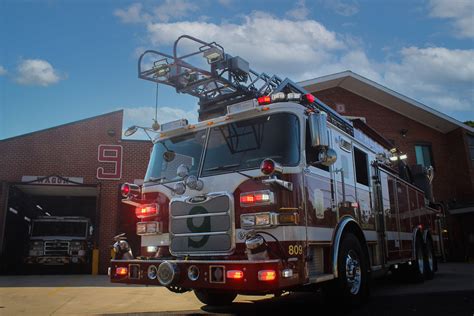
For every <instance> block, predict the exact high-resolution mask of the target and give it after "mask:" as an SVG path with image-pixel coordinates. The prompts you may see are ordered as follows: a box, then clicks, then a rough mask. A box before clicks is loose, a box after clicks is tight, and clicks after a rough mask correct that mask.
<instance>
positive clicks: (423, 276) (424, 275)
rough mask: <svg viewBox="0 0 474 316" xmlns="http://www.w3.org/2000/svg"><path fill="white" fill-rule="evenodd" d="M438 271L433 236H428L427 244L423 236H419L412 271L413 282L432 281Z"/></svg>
mask: <svg viewBox="0 0 474 316" xmlns="http://www.w3.org/2000/svg"><path fill="white" fill-rule="evenodd" d="M436 269H437V262H436V257H435V255H434V249H433V241H432V239H431V236H430V235H428V236H427V239H426V243H425V242H424V241H423V238H422V237H421V235H417V237H416V239H415V261H414V263H413V264H412V266H411V271H410V272H411V273H410V274H411V280H412V281H414V282H423V281H424V280H431V279H433V277H434V274H435V272H436Z"/></svg>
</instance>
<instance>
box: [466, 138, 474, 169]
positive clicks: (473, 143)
mask: <svg viewBox="0 0 474 316" xmlns="http://www.w3.org/2000/svg"><path fill="white" fill-rule="evenodd" d="M467 145H468V146H469V154H470V155H471V162H472V163H473V164H474V136H473V135H467Z"/></svg>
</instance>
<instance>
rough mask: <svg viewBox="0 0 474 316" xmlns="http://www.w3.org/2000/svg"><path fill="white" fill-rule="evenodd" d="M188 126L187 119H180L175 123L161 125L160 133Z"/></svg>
mask: <svg viewBox="0 0 474 316" xmlns="http://www.w3.org/2000/svg"><path fill="white" fill-rule="evenodd" d="M187 125H188V120H187V119H180V120H176V121H171V122H168V123H164V124H161V131H162V132H169V131H172V130H177V129H180V128H185V127H186V126H187Z"/></svg>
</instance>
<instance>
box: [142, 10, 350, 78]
mask: <svg viewBox="0 0 474 316" xmlns="http://www.w3.org/2000/svg"><path fill="white" fill-rule="evenodd" d="M268 30H271V32H269V31H268ZM147 31H148V36H149V39H150V42H151V43H152V45H154V46H158V48H159V47H168V46H169V45H171V44H172V43H173V42H174V41H175V40H176V38H178V37H179V36H180V35H182V34H189V35H191V36H195V37H197V38H200V39H202V40H204V41H209V42H212V41H216V42H217V43H219V44H221V45H223V46H224V47H225V49H226V51H228V52H230V53H231V54H232V55H234V56H235V55H239V56H242V57H243V58H245V59H248V60H251V61H252V63H251V65H252V66H251V67H256V68H257V69H259V70H260V71H267V72H269V73H275V72H278V73H280V74H281V75H287V76H289V75H291V76H298V75H301V73H302V72H304V71H305V70H306V69H307V68H308V65H309V64H312V65H313V67H314V68H317V67H318V66H319V65H323V64H324V63H327V62H331V61H332V60H333V59H334V56H335V53H336V52H337V51H339V50H342V49H344V48H345V44H344V42H343V41H342V40H341V39H339V38H338V36H337V34H336V33H335V32H331V31H329V30H328V29H326V28H325V27H324V26H323V25H322V24H321V23H319V22H317V21H314V20H304V21H292V20H288V19H280V18H277V17H274V16H272V15H269V14H265V13H262V12H254V13H252V14H250V15H248V16H246V17H244V18H243V19H242V22H241V23H240V24H238V23H226V22H223V23H221V24H216V23H207V22H200V21H183V22H173V23H149V24H148V25H147ZM250 34H251V35H250Z"/></svg>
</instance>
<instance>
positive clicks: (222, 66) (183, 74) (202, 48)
mask: <svg viewBox="0 0 474 316" xmlns="http://www.w3.org/2000/svg"><path fill="white" fill-rule="evenodd" d="M183 41H186V42H185V45H184V46H186V48H189V47H190V46H197V49H195V50H194V51H192V52H190V53H185V54H183V55H180V54H179V52H178V48H179V46H183V43H182V42H183ZM180 44H181V45H180ZM200 55H202V57H204V59H205V60H207V65H206V62H205V60H204V59H203V58H200V57H201V56H200ZM193 63H194V64H196V65H197V66H195V65H193ZM138 77H139V78H141V79H144V80H148V81H152V82H155V83H157V84H160V83H161V84H165V85H168V86H171V87H174V88H175V89H176V92H178V93H185V94H190V95H192V96H195V97H197V98H199V103H198V104H199V111H198V112H199V119H200V120H203V119H207V118H209V117H211V116H216V115H224V114H225V111H226V108H227V106H228V105H231V104H234V103H238V102H242V101H246V100H250V99H254V98H259V97H262V96H269V95H272V94H276V93H278V92H284V93H286V94H288V93H301V94H308V92H307V91H306V90H305V89H304V88H303V87H301V86H299V85H298V84H296V83H295V82H293V81H292V80H290V79H288V78H286V79H281V77H279V76H277V75H269V74H266V73H263V72H262V73H258V72H256V71H254V70H252V69H251V68H250V66H249V63H248V62H247V61H246V60H245V59H243V58H241V57H239V56H235V57H234V56H231V55H229V54H227V53H225V50H224V47H222V46H221V45H219V44H217V43H216V42H211V43H207V42H205V41H202V40H200V39H197V38H195V37H192V36H189V35H182V36H180V37H179V38H178V39H177V40H176V41H175V42H174V45H173V55H169V54H166V53H162V52H159V51H156V50H147V51H145V52H143V54H142V55H141V56H140V58H139V60H138ZM305 106H306V107H307V108H308V110H310V111H324V112H326V113H327V114H328V121H329V122H331V123H332V124H333V125H335V126H337V127H339V128H340V129H341V130H343V131H345V132H346V133H348V134H349V135H351V136H353V135H354V128H353V125H352V123H351V122H350V121H348V120H346V119H345V118H343V117H341V116H340V115H339V114H338V113H337V112H335V111H334V110H333V109H331V108H330V107H329V106H328V105H326V104H324V103H323V102H322V101H321V100H319V99H317V98H314V101H313V102H311V103H306V104H305Z"/></svg>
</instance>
